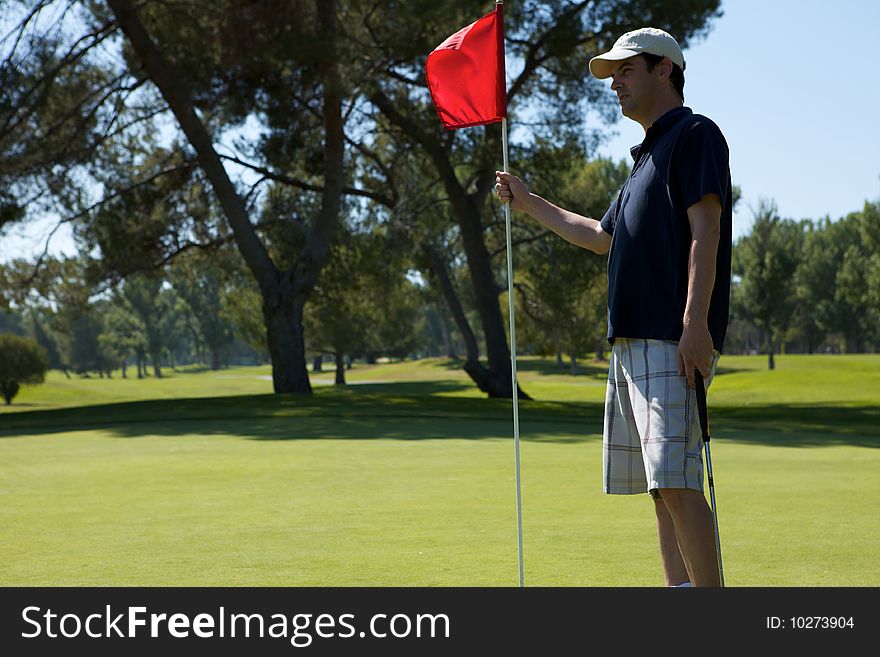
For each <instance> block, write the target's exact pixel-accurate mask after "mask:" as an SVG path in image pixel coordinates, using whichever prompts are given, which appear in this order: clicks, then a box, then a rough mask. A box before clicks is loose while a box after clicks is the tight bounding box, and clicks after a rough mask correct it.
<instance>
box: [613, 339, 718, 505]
mask: <svg viewBox="0 0 880 657" xmlns="http://www.w3.org/2000/svg"><path fill="white" fill-rule="evenodd" d="M677 350H678V343H677V342H673V341H669V340H631V339H624V338H617V339H615V341H614V345H613V347H612V349H611V363H610V366H609V368H608V390H607V393H606V396H605V429H604V439H603V450H602V452H603V468H602V470H603V477H602V479H603V488H604V490H605V492H606V493H610V494H612V495H633V494H635V493H645V492H651V491H653V490H654V489H657V488H690V489H693V490H698V491H700V492H702V491H703V435H702V432H701V430H700V420H699V415H698V411H697V398H696V395H695V394H694V391H693V390H691V389H690V388H688V385H687V378H686V377H684V376H681V375H679V373H678V357H677ZM719 357H720V354H719V353H718V352H717V351H716V352H714V353H713V358H712V368H711V371H710V372H709V378H708V379H707V380H706V385H707V387H708V385H709V384H710V383H711V382H712V379H713V377H714V376H715V368H716V366H717V365H718V358H719Z"/></svg>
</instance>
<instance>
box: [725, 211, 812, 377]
mask: <svg viewBox="0 0 880 657" xmlns="http://www.w3.org/2000/svg"><path fill="white" fill-rule="evenodd" d="M754 217H755V220H754V224H753V225H752V231H751V233H750V234H749V235H747V236H745V237H742V238H740V239H739V240H738V241H737V242H736V244H735V245H734V249H733V267H732V268H733V273H734V274H735V275H737V276H739V277H740V282H739V284H738V285H737V286H736V294H735V295H734V298H733V301H734V309H735V312H736V313H737V314H738V315H743V316H745V317H748V318H750V319H751V320H752V321H753V322H755V324H756V325H757V326H758V328H759V329H760V330H761V331H762V333H763V336H764V350H765V353H766V354H767V359H768V367H769V368H770V369H771V370H772V369H774V367H775V362H774V359H773V354H774V353H775V352H777V351H778V349H779V345H780V342H781V340H782V337H783V336H784V334H785V330H786V329H787V328H788V325H789V322H790V321H791V318H792V315H793V314H794V310H795V271H796V270H797V267H798V264H799V263H800V257H801V256H800V254H801V248H802V244H801V243H802V231H801V228H800V226H799V225H798V224H797V223H795V222H794V221H791V220H782V219H780V218H779V216H778V215H777V212H776V206H775V204H773V202H772V201H764V200H762V201H761V202H760V203H759V205H758V209H757V210H756V211H754Z"/></svg>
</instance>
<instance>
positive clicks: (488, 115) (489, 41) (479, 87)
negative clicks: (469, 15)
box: [425, 4, 507, 130]
mask: <svg viewBox="0 0 880 657" xmlns="http://www.w3.org/2000/svg"><path fill="white" fill-rule="evenodd" d="M503 7H504V5H501V4H497V5H495V11H493V12H492V13H490V14H486V15H485V16H483V17H482V18H481V19H479V20H478V21H476V22H474V23H471V24H470V25H468V26H467V27H465V28H463V29H461V30H459V31H458V32H456V33H455V34H453V35H452V36H451V37H449V38H448V39H446V41H444V42H443V43H441V44H440V45H439V46H437V48H435V49H434V51H433V52H432V53H431V54H430V55H428V61H427V63H426V65H425V74H426V77H427V79H428V89H429V90H430V92H431V98H432V100H433V101H434V107H436V108H437V114H438V115H439V116H440V120H441V121H442V122H443V125H444V126H445V127H446V128H447V129H448V130H452V129H455V128H468V127H470V126H475V125H485V124H487V123H497V122H498V121H500V120H501V119H503V118H504V117H506V116H507V91H506V89H505V85H504V10H503Z"/></svg>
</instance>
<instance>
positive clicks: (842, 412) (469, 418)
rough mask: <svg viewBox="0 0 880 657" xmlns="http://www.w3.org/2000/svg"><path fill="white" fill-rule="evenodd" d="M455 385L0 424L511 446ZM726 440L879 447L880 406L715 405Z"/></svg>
mask: <svg viewBox="0 0 880 657" xmlns="http://www.w3.org/2000/svg"><path fill="white" fill-rule="evenodd" d="M461 387H466V386H462V385H460V384H457V383H454V382H437V381H428V382H419V383H408V384H399V383H391V384H371V385H361V386H342V387H339V388H336V389H333V388H330V389H321V390H316V391H315V394H312V395H272V394H268V395H242V396H229V397H213V398H198V399H172V400H150V401H139V402H125V403H116V404H103V405H96V406H82V407H77V408H69V409H53V410H45V411H23V412H20V413H14V414H9V415H6V416H3V417H2V418H0V439H2V438H13V437H24V436H39V435H49V434H62V433H67V432H72V431H84V430H102V431H106V432H109V433H110V434H112V435H115V436H118V437H120V438H140V437H147V436H177V435H190V434H197V435H206V436H237V437H241V438H245V439H252V440H312V439H320V438H338V439H353V440H365V439H378V438H381V439H393V440H423V439H438V438H464V439H469V440H478V439H487V438H490V439H509V438H510V437H511V436H512V422H511V405H510V400H507V399H482V398H467V397H443V396H438V395H437V394H436V393H437V392H446V391H450V390H458V389H460V388H461ZM710 416H711V423H712V430H713V435H715V437H716V438H718V439H719V440H731V441H736V442H742V443H750V444H763V445H774V446H786V447H815V446H820V445H853V446H861V447H873V448H878V447H880V406H876V405H849V406H835V405H831V404H763V405H748V406H720V405H718V406H714V407H712V408H711V410H710ZM519 417H520V427H521V431H520V433H521V437H522V439H523V440H526V441H528V440H541V441H550V442H564V443H569V442H580V441H583V440H592V439H595V438H596V436H597V435H599V434H601V431H602V424H603V418H604V409H603V404H602V403H601V402H542V401H525V400H523V401H521V402H520V414H519Z"/></svg>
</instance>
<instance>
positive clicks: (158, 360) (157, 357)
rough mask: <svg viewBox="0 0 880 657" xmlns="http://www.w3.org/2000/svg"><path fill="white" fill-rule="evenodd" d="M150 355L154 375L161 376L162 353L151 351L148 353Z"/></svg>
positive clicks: (159, 377)
mask: <svg viewBox="0 0 880 657" xmlns="http://www.w3.org/2000/svg"><path fill="white" fill-rule="evenodd" d="M150 357H151V358H152V360H153V373H154V374H155V375H156V378H157V379H161V378H162V353H161V352H155V351H154V352H153V353H152V354H150Z"/></svg>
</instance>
